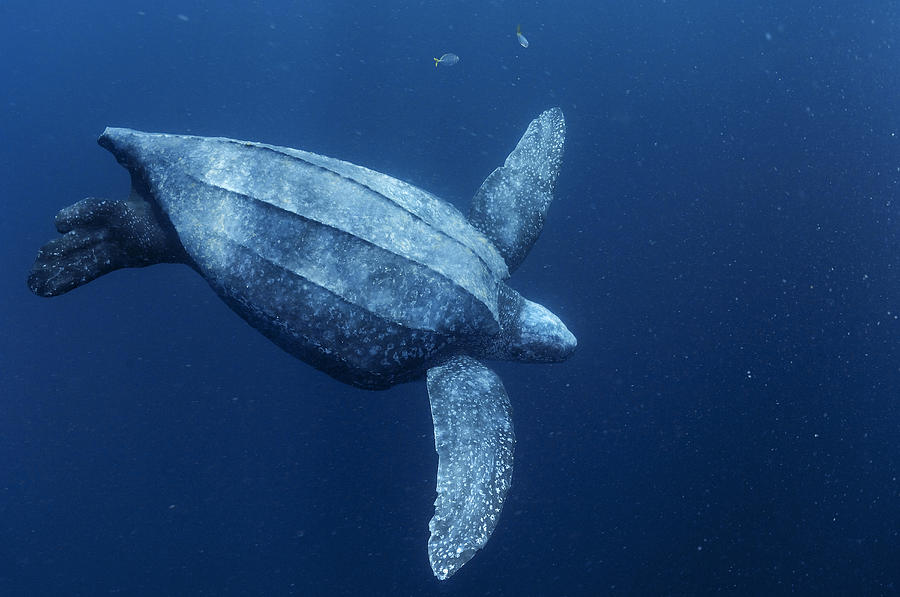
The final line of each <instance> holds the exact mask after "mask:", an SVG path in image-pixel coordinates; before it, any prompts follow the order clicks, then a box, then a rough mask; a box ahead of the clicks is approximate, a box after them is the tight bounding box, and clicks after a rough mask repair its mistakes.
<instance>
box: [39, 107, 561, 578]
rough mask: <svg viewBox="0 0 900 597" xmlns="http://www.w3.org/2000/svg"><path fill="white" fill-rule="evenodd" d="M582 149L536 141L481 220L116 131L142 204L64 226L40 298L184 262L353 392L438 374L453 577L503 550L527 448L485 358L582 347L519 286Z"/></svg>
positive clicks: (259, 150) (300, 156) (557, 115)
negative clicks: (483, 554) (492, 541)
mask: <svg viewBox="0 0 900 597" xmlns="http://www.w3.org/2000/svg"><path fill="white" fill-rule="evenodd" d="M564 134H565V127H564V120H563V117H562V113H561V112H560V111H559V110H558V109H554V110H548V111H547V112H544V113H543V114H542V115H541V116H540V117H539V118H537V119H535V120H534V121H533V122H532V123H531V125H530V126H529V127H528V130H527V131H526V133H525V135H524V136H523V137H522V140H521V141H520V142H519V144H518V145H517V147H516V149H515V151H513V152H512V153H511V154H510V156H509V158H508V159H507V160H506V163H505V164H504V166H502V167H500V168H498V169H497V170H495V171H494V172H493V173H492V174H491V175H490V176H489V177H488V178H487V180H486V181H485V183H484V185H482V187H481V189H480V190H479V192H478V193H477V194H476V196H475V199H474V200H473V205H472V209H471V211H470V213H469V216H468V218H467V217H465V216H463V215H462V214H461V213H460V212H458V211H457V210H456V209H455V208H453V207H452V206H451V205H449V204H448V203H446V202H443V201H441V200H440V199H438V198H436V197H434V196H432V195H430V194H429V193H427V192H425V191H423V190H421V189H419V188H417V187H414V186H412V185H409V184H407V183H404V182H402V181H399V180H397V179H394V178H391V177H390V176H386V175H384V174H380V173H378V172H373V171H371V170H368V169H366V168H362V167H360V166H355V165H353V164H349V163H347V162H342V161H340V160H335V159H333V158H328V157H325V156H320V155H317V154H313V153H308V152H303V151H299V150H294V149H289V148H281V147H274V146H270V145H264V144H259V143H248V142H244V141H235V140H232V139H223V138H205V137H188V136H180V135H165V134H148V133H141V132H138V131H132V130H129V129H107V130H106V131H105V132H104V134H103V135H102V136H101V138H100V144H101V145H102V146H103V147H105V148H107V149H109V150H110V151H111V152H112V153H113V154H114V155H115V156H116V158H117V159H118V161H119V162H120V163H121V164H122V165H123V166H125V167H126V168H127V169H128V170H129V171H130V172H131V177H132V190H131V194H130V196H129V198H128V199H126V200H122V201H110V200H103V199H85V200H83V201H80V202H79V203H76V204H75V205H73V206H71V207H68V208H66V209H63V210H62V211H61V212H60V213H59V215H58V216H57V218H56V225H57V229H58V230H59V232H60V233H62V234H63V236H62V237H60V238H58V239H55V240H53V241H50V242H49V243H47V244H46V245H45V246H44V247H43V248H42V249H41V250H40V252H39V253H38V257H37V259H36V261H35V264H34V267H33V269H32V272H31V275H30V277H29V280H28V284H29V287H30V288H31V289H32V290H33V291H34V292H35V293H36V294H38V295H41V296H56V295H59V294H62V293H64V292H68V291H69V290H72V289H73V288H76V287H78V286H81V285H83V284H85V283H87V282H89V281H91V280H93V279H95V278H97V277H98V276H101V275H103V274H106V273H108V272H110V271H113V270H115V269H119V268H123V267H142V266H146V265H152V264H154V263H162V262H168V263H184V264H187V265H189V266H190V267H192V268H193V269H195V270H196V271H197V272H198V273H199V274H200V275H201V276H203V277H204V279H206V281H207V282H208V283H209V285H210V286H211V287H212V288H213V290H214V291H215V292H216V293H217V294H218V295H219V296H220V297H221V298H222V299H223V300H224V301H225V302H226V303H227V304H228V305H229V306H230V307H231V308H232V309H233V310H234V311H235V312H236V313H237V314H238V315H240V316H241V317H242V318H243V319H245V320H246V321H247V322H248V323H249V324H250V325H252V326H253V327H254V328H256V329H257V330H259V331H260V332H261V333H263V334H264V335H265V336H266V337H268V338H269V339H271V340H272V341H273V342H274V343H276V344H277V345H279V346H280V347H281V348H283V349H284V350H286V351H287V352H289V353H290V354H292V355H294V356H296V357H297V358H299V359H301V360H303V361H305V362H307V363H309V364H311V365H312V366H314V367H316V368H317V369H320V370H321V371H324V372H325V373H328V374H329V375H331V376H333V377H335V378H336V379H338V380H340V381H343V382H345V383H349V384H352V385H354V386H357V387H361V388H366V389H384V388H388V387H390V386H392V385H394V384H397V383H401V382H407V381H411V380H415V379H420V378H422V377H424V376H426V374H427V378H428V391H429V397H430V399H431V403H432V414H433V418H434V423H435V445H436V448H437V450H438V454H439V456H440V462H439V470H438V494H439V495H438V500H437V502H436V503H435V507H436V511H435V517H434V519H433V520H432V524H431V527H430V528H431V531H432V537H431V539H430V540H429V554H430V559H431V564H432V568H433V570H434V573H435V575H436V576H437V577H438V578H440V579H445V578H448V577H449V576H451V575H452V574H453V573H454V572H455V571H456V570H458V569H459V567H460V566H462V565H463V564H464V563H465V562H466V561H468V559H469V558H471V557H472V555H473V554H474V553H475V552H476V551H477V550H478V549H480V548H481V547H483V545H484V544H485V542H486V541H487V539H488V537H489V536H490V534H491V532H492V531H493V529H494V526H495V525H496V522H497V517H498V515H499V513H500V509H501V508H502V504H503V501H504V500H505V497H506V492H507V489H508V488H509V485H510V482H511V476H512V454H513V446H514V443H515V437H514V434H513V431H512V423H511V421H510V419H509V410H510V409H509V399H508V397H507V396H506V392H505V390H504V389H503V384H502V383H501V382H500V380H499V378H498V377H497V376H496V374H494V373H493V372H492V371H490V370H489V369H488V368H487V367H485V366H484V365H483V364H481V363H480V362H479V361H478V360H477V359H479V358H485V359H505V360H515V361H520V362H554V361H561V360H564V359H565V358H567V357H568V356H569V354H571V352H572V351H573V350H574V348H575V345H576V341H575V337H574V336H573V335H572V334H571V333H570V332H569V330H568V329H567V328H566V326H565V325H564V324H563V323H562V322H561V321H560V320H559V319H558V318H557V317H556V316H555V315H553V314H552V313H551V312H550V311H548V310H547V309H546V308H544V307H543V306H541V305H538V304H536V303H533V302H531V301H528V300H527V299H525V298H523V297H522V296H521V295H519V293H518V292H516V291H515V290H513V289H512V288H510V287H509V286H508V285H507V284H506V282H505V280H506V278H508V277H509V275H510V271H512V270H514V269H515V267H517V266H518V265H519V263H520V262H521V261H522V259H524V257H525V256H526V255H527V253H528V251H529V249H530V248H531V246H532V244H533V243H534V241H535V240H536V239H537V237H538V235H539V234H540V231H541V228H542V226H543V222H544V217H545V215H546V212H547V209H548V207H549V205H550V203H551V200H552V191H553V186H554V184H555V181H556V176H557V173H558V170H559V165H560V161H561V156H562V147H563V140H564Z"/></svg>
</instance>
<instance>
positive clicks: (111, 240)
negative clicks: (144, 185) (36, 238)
mask: <svg viewBox="0 0 900 597" xmlns="http://www.w3.org/2000/svg"><path fill="white" fill-rule="evenodd" d="M160 220H161V218H159V217H157V215H156V214H155V213H154V210H153V208H152V207H151V206H150V204H149V203H147V202H146V201H144V200H142V199H129V200H127V201H111V200H109V199H94V198H89V199H84V200H82V201H79V202H78V203H76V204H75V205H71V206H69V207H67V208H65V209H63V210H62V211H60V212H59V213H58V214H56V229H57V230H58V231H59V232H60V233H61V234H62V236H61V237H59V238H56V239H53V240H51V241H50V242H48V243H47V244H45V245H44V246H43V247H41V249H40V250H39V251H38V255H37V258H36V259H35V261H34V265H33V266H32V268H31V274H30V275H29V276H28V287H29V288H30V289H31V291H32V292H34V293H35V294H37V295H39V296H58V295H60V294H63V293H66V292H68V291H70V290H72V289H73V288H77V287H79V286H82V285H84V284H87V283H88V282H90V281H91V280H94V279H95V278H99V277H100V276H102V275H103V274H106V273H109V272H111V271H114V270H117V269H120V268H123V267H144V266H147V265H153V264H154V263H165V262H168V263H177V262H185V261H186V256H185V253H184V249H183V248H182V247H181V243H180V242H179V241H178V238H177V236H176V235H175V231H174V230H172V229H171V225H168V224H167V223H161V221H160Z"/></svg>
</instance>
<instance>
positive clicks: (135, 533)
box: [0, 0, 900, 596]
mask: <svg viewBox="0 0 900 597" xmlns="http://www.w3.org/2000/svg"><path fill="white" fill-rule="evenodd" d="M517 24H521V26H522V31H523V33H524V34H525V35H526V36H527V37H528V39H529V41H530V46H529V47H528V48H527V49H524V48H522V47H521V46H519V45H518V43H517V41H516V35H515V33H516V25H517ZM445 52H453V53H455V54H457V55H459V56H460V62H459V63H458V64H456V65H455V66H453V67H447V68H444V67H441V68H435V67H434V66H433V64H434V63H433V57H436V56H440V55H441V54H443V53H445ZM898 52H900V5H898V4H897V3H896V2H854V3H847V2H790V3H786V2H763V3H752V4H748V5H742V4H740V3H738V4H735V3H723V2H712V1H710V0H703V1H695V2H679V1H674V0H655V1H652V2H650V1H639V2H628V3H597V2H585V1H583V0H573V1H571V2H566V3H546V2H533V1H532V2H525V1H522V2H512V1H501V0H496V1H493V2H487V3H484V2H472V1H470V0H465V1H460V2H445V3H430V2H428V3H426V2H417V3H400V2H382V3H364V2H347V1H343V0H337V1H335V2H328V3H311V2H299V3H293V2H284V1H270V2H267V1H259V2H253V3H245V4H244V5H242V6H238V7H228V8H226V7H224V4H223V3H219V2H208V1H197V0H189V1H186V2H171V1H163V2H157V3H152V4H148V3H141V2H133V1H130V0H129V1H122V2H115V3H113V2H93V3H68V4H64V3H58V2H46V1H33V2H22V1H20V0H9V1H6V2H3V3H2V4H0V66H2V77H0V81H2V83H0V93H2V110H3V111H2V115H0V138H2V140H3V143H2V145H0V177H2V183H3V185H2V188H3V207H4V212H3V215H4V217H3V218H0V238H2V239H3V240H4V250H3V252H2V259H3V266H2V270H0V271H2V272H3V275H2V276H0V292H2V301H3V302H2V304H3V305H4V308H3V310H2V311H0V322H2V327H0V330H2V334H0V447H2V449H0V595H17V596H18V595H23V596H24V595H104V594H121V595H164V594H165V595H291V594H294V595H360V594H363V595H422V594H445V595H598V594H627V595H661V594H668V595H696V594H707V593H714V592H729V593H736V594H748V595H759V594H789V593H794V594H896V593H897V592H898V591H900V584H898V583H900V566H898V562H900V536H898V532H900V447H898V446H900V406H898V402H897V396H898V389H900V369H898V361H900V345H898V340H897V336H898V332H900V319H898V316H900V300H898V296H900V271H898V267H900V261H898V254H900V235H898V230H900V210H898V206H897V205H896V203H895V197H896V195H897V193H898V180H900V161H898V149H900V146H898V143H900V116H898V112H897V108H896V105H897V101H896V100H897V98H898V93H900V60H898V58H900V55H898ZM551 106H560V107H561V108H562V109H563V111H564V112H565V115H566V119H567V124H568V139H567V147H566V155H565V158H564V164H563V169H562V172H561V175H560V179H559V185H558V189H557V200H556V202H555V203H554V205H553V207H552V209H551V212H550V215H549V218H548V220H547V223H546V226H545V230H544V233H543V235H542V237H541V239H540V240H539V241H538V243H537V245H536V246H535V248H534V250H533V251H532V252H531V254H530V255H529V257H528V259H527V260H526V261H525V263H524V264H523V265H522V267H521V268H520V269H519V270H518V271H517V272H516V274H515V276H514V277H513V279H512V284H513V285H514V286H515V287H516V288H517V289H518V290H520V291H521V292H522V293H523V294H525V295H526V296H528V297H529V298H531V299H533V300H536V301H539V302H541V303H543V304H545V305H547V306H548V307H549V308H550V309H551V310H553V311H554V312H555V313H557V314H558V315H559V316H560V317H561V318H562V319H563V320H564V321H565V322H566V323H567V325H568V326H569V328H570V329H571V330H572V331H573V332H574V333H575V334H576V336H577V337H578V339H579V350H578V351H577V352H576V354H575V355H574V356H573V357H572V358H571V359H570V360H569V361H568V362H566V363H563V364H557V365H550V366H537V365H518V364H513V363H496V364H492V367H494V368H495V369H496V370H497V371H498V372H499V373H500V375H501V377H502V378H503V380H504V383H505V385H506V389H507V391H508V393H509V395H510V398H511V400H512V403H513V408H514V421H515V425H516V435H517V439H518V443H517V448H516V463H515V474H514V479H513V487H512V489H511V490H510V494H509V499H508V502H507V504H506V506H505V509H504V512H503V514H502V517H501V520H500V523H499V525H498V527H497V529H496V531H495V532H494V534H493V536H492V538H491V539H490V541H489V542H488V544H487V546H486V548H485V549H484V550H483V551H482V552H480V553H479V554H478V555H476V556H475V558H474V559H473V560H472V561H471V562H469V563H468V564H467V565H466V566H465V567H464V568H463V569H462V571H460V572H459V573H458V574H457V575H456V576H454V577H453V578H451V579H450V580H448V581H446V582H443V583H441V582H439V581H437V580H435V579H434V577H433V576H432V574H431V570H430V568H429V566H428V559H427V555H426V539H427V521H428V520H429V518H430V517H431V514H432V512H433V499H434V483H435V479H434V477H435V470H436V466H437V456H436V454H435V452H434V441H433V436H432V426H431V417H430V411H429V406H428V400H427V395H426V392H425V387H424V384H422V383H412V384H406V385H403V386H399V387H396V388H394V389H391V390H388V391H385V392H377V393H375V392H364V391H361V390H356V389H353V388H351V387H349V386H345V385H342V384H340V383H338V382H336V381H334V380H332V379H331V378H329V377H327V376H325V375H323V374H321V373H319V372H317V371H315V370H314V369H312V368H311V367H309V366H307V365H304V364H303V363H301V362H299V361H296V360H294V359H292V358H291V357H289V356H287V355H286V354H284V353H283V352H281V351H280V350H279V349H277V348H276V347H275V346H273V345H272V344H270V343H269V342H268V341H267V340H266V339H264V338H263V337H262V336H260V335H258V334H257V333H256V332H254V331H253V330H252V329H251V328H249V327H248V326H247V325H246V324H245V323H244V322H243V321H241V320H240V319H239V318H238V317H236V316H235V315H234V314H233V313H232V312H231V311H229V310H228V308H227V307H226V306H225V305H224V304H222V303H221V302H220V301H219V300H218V299H217V298H216V297H215V295H214V294H213V293H212V291H211V290H210V289H209V287H208V286H207V285H206V283H205V282H204V281H203V280H202V279H201V278H199V277H198V276H197V275H195V274H194V273H193V272H191V271H189V270H188V269H187V268H185V267H183V266H175V265H163V266H154V267H151V268H146V269H142V270H124V271H118V272H115V273H113V274H110V275H108V276H106V277H103V278H101V279H98V280H96V281H94V282H92V283H91V284H89V285H87V286H85V287H83V288H79V289H77V290H75V291H73V292H71V293H69V294H67V295H65V296H62V297H59V298H55V299H52V300H47V299H40V298H37V297H35V296H33V295H31V293H30V292H29V291H28V289H27V288H26V286H25V278H26V276H27V273H28V270H29V268H30V266H31V262H32V260H33V258H34V256H35V254H36V251H37V249H38V247H39V246H40V245H41V244H43V243H44V242H45V241H47V240H49V239H50V238H52V237H54V236H55V231H54V228H53V219H52V218H53V215H54V214H55V213H56V212H57V211H58V210H59V209H60V208H62V207H64V206H66V205H69V204H71V203H74V202H75V201H77V200H79V199H81V198H84V197H88V196H97V197H110V198H121V197H123V196H124V195H125V194H126V193H127V191H128V177H127V174H126V172H125V171H124V170H123V169H122V168H120V167H119V166H118V165H117V164H116V163H115V160H114V159H113V158H112V157H111V156H110V155H109V154H108V153H107V152H105V151H104V150H102V149H101V148H99V147H98V146H97V145H96V142H95V141H96V137H97V136H98V135H99V133H100V132H101V131H102V130H103V128H104V127H105V126H107V125H114V126H128V127H132V128H137V129H141V130H148V131H164V132H178V133H191V134H201V135H222V136H228V137H234V138H239V139H250V140H259V141H265V142H268V143H273V144H279V145H287V146H292V147H299V148H302V149H307V150H310V151H315V152H317V153H321V154H325V155H332V156H335V157H339V158H341V159H345V160H349V161H351V162H354V163H358V164H361V165H365V166H368V167H370V168H373V169H375V170H379V171H382V172H385V173H389V174H392V175H394V176H397V177H399V178H401V179H404V180H407V181H409V182H412V183H414V184H416V185H418V186H421V187H423V188H425V189H427V190H429V191H431V192H433V193H435V194H437V195H439V196H441V197H443V198H445V199H447V200H448V201H451V202H452V203H454V204H455V205H456V206H457V207H459V208H460V209H463V210H464V209H465V208H466V206H467V205H468V201H469V200H470V198H471V196H472V195H473V194H474V192H475V191H476V190H477V189H478V187H479V185H480V184H481V182H482V181H483V179H484V178H485V177H486V176H487V175H488V174H489V173H490V172H491V171H492V170H493V169H494V168H495V167H497V166H498V165H500V164H501V163H502V161H503V159H504V158H505V157H506V155H507V154H508V152H509V151H510V150H511V149H512V148H513V147H514V145H515V143H516V141H517V140H518V138H519V136H520V135H521V133H522V132H523V131H524V128H525V127H526V126H527V124H528V122H529V121H530V120H531V118H533V117H535V116H536V115H537V114H538V113H539V112H540V111H542V110H543V109H546V108H548V107H551Z"/></svg>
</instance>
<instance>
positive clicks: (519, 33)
mask: <svg viewBox="0 0 900 597" xmlns="http://www.w3.org/2000/svg"><path fill="white" fill-rule="evenodd" d="M516 39H518V40H519V45H520V46H522V47H523V48H527V47H528V40H527V39H525V36H524V35H522V26H521V25H516Z"/></svg>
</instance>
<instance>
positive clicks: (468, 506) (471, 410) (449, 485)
mask: <svg viewBox="0 0 900 597" xmlns="http://www.w3.org/2000/svg"><path fill="white" fill-rule="evenodd" d="M428 397H429V399H430V400H431V416H432V419H433V420H434V445H435V448H436V449H437V453H438V474H437V493H438V496H437V500H435V502H434V518H432V519H431V523H430V524H429V525H428V527H429V530H430V531H431V538H430V539H428V557H429V559H430V560H431V569H432V570H433V571H434V575H435V576H436V577H438V578H439V579H440V580H445V579H447V578H449V577H450V576H452V575H453V574H454V573H455V572H456V571H457V570H459V569H460V567H462V565H463V564H465V563H466V562H468V561H469V560H470V559H471V558H472V556H474V555H475V552H477V551H478V550H479V549H481V548H482V547H484V545H485V543H487V540H488V538H489V537H490V536H491V533H492V532H493V530H494V527H495V526H497V520H498V518H499V516H500V510H501V509H502V508H503V502H504V501H505V499H506V492H507V491H508V490H509V486H510V482H511V480H512V465H513V448H514V447H515V443H516V438H515V435H514V433H513V427H512V420H511V418H510V405H509V398H508V397H507V395H506V390H505V389H504V388H503V383H501V381H500V378H499V377H497V374H496V373H494V372H493V371H491V370H490V369H488V368H487V367H485V366H484V365H482V364H481V363H480V362H478V361H477V360H475V359H473V358H471V357H468V356H457V357H454V358H452V359H450V360H449V361H448V362H446V363H444V364H443V365H440V366H438V367H433V368H431V369H429V370H428Z"/></svg>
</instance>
